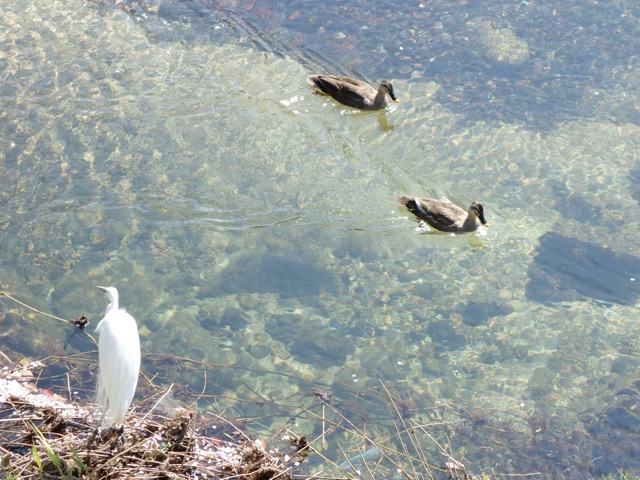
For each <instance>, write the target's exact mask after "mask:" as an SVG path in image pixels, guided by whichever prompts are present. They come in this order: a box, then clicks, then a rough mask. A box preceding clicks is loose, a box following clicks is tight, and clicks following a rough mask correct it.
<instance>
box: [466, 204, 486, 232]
mask: <svg viewBox="0 0 640 480" xmlns="http://www.w3.org/2000/svg"><path fill="white" fill-rule="evenodd" d="M469 214H470V215H475V216H476V218H477V219H478V220H480V223H481V224H482V225H484V226H485V227H488V226H489V224H488V223H487V219H486V218H484V207H483V206H482V204H481V203H480V202H473V203H472V204H471V206H470V207H469Z"/></svg>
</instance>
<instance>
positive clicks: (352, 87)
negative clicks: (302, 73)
mask: <svg viewBox="0 0 640 480" xmlns="http://www.w3.org/2000/svg"><path fill="white" fill-rule="evenodd" d="M307 81H308V82H309V83H310V84H311V85H313V86H314V87H315V88H316V89H317V93H319V94H321V95H328V96H330V97H333V98H334V100H337V101H338V102H340V103H342V104H343V105H346V106H348V107H353V108H359V109H360V110H382V109H383V108H385V107H386V106H387V105H388V104H389V101H388V100H387V95H388V96H389V97H391V100H393V101H394V102H396V103H398V99H397V98H396V93H395V92H394V91H393V84H392V83H391V82H390V81H388V80H383V81H382V82H380V86H379V87H378V88H377V89H376V88H375V87H373V86H372V85H369V84H368V83H367V82H363V81H362V80H358V79H357V78H351V77H338V76H335V75H310V76H309V78H308V79H307Z"/></svg>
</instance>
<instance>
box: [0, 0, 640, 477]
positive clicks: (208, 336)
mask: <svg viewBox="0 0 640 480" xmlns="http://www.w3.org/2000/svg"><path fill="white" fill-rule="evenodd" d="M132 8H133V11H131V9H132ZM127 10H129V11H127ZM639 14H640V12H639V8H638V6H637V5H636V3H635V2H632V1H629V2H624V1H620V2H603V3H595V2H593V3H590V4H584V5H583V3H582V2H570V3H569V4H567V3H566V2H565V3H563V4H559V3H553V2H546V3H535V2H534V3H531V2H523V3H520V4H518V5H517V6H513V5H511V3H510V2H499V1H495V2H493V3H492V4H491V5H486V3H485V4H483V6H482V7H480V6H477V7H476V6H473V5H467V4H464V3H463V4H458V3H446V2H426V3H414V4H411V5H404V4H403V3H402V2H401V3H398V2H390V1H389V2H381V3H377V4H376V5H375V6H372V5H369V10H365V9H364V7H363V6H362V5H361V4H360V3H359V2H354V3H353V4H350V3H348V2H347V3H345V2H328V3H327V2H323V4H322V5H315V4H309V2H291V3H288V4H286V5H285V4H281V3H278V2H267V1H260V0H257V1H255V2H251V1H249V2H239V3H235V2H220V3H214V2H210V3H209V2H201V3H175V4H172V3H168V2H167V3H165V4H150V3H149V4H144V3H140V4H136V5H133V4H129V3H125V4H124V6H123V8H116V7H115V6H113V5H109V4H107V3H82V2H78V3H71V4H69V3H67V2H53V3H51V2H47V3H45V2H39V0H31V1H27V0H19V1H16V2H12V3H11V4H10V5H6V6H5V8H3V9H2V13H0V24H2V26H3V28H2V31H3V33H2V34H1V36H0V45H1V48H0V65H1V66H2V68H1V72H2V82H1V83H0V85H1V87H0V106H1V111H0V117H1V119H2V121H1V122H0V131H1V135H0V138H1V140H0V142H2V149H1V151H0V164H1V165H2V169H3V175H2V176H1V177H0V182H2V188H1V189H0V191H1V192H2V193H1V194H0V225H2V237H1V238H0V249H1V252H2V255H1V257H0V268H1V272H2V278H1V280H0V281H1V286H2V288H3V289H4V290H6V291H8V292H11V293H12V294H14V295H16V296H18V297H19V298H21V299H22V300H24V301H26V302H27V303H29V304H31V305H33V306H35V307H37V308H39V309H41V310H43V311H50V312H52V313H54V314H56V315H59V316H61V317H64V318H73V317H75V316H78V315H79V314H81V313H87V315H88V316H89V317H90V320H91V322H92V323H93V325H95V324H97V322H98V321H99V319H100V318H101V315H102V313H103V311H104V306H105V304H106V299H105V298H103V296H102V294H101V293H100V292H99V291H98V290H97V289H95V287H94V285H106V284H110V285H114V286H116V287H118V288H119V291H120V296H121V299H122V304H123V306H125V307H126V308H127V309H128V311H130V312H131V313H132V314H133V315H134V317H135V318H136V319H137V320H138V323H139V326H140V330H141V334H142V348H143V351H144V352H145V355H146V356H147V362H146V364H145V362H143V364H145V365H143V368H144V369H145V373H146V374H147V376H148V377H151V376H152V375H154V374H156V373H159V374H160V376H159V377H156V381H157V382H158V383H162V382H166V383H170V382H178V383H179V387H180V388H179V389H178V390H179V394H182V395H183V396H182V397H181V398H183V399H187V400H188V399H189V398H193V396H194V395H196V394H200V393H205V394H206V395H207V398H208V399H210V400H211V401H210V402H209V403H207V402H204V401H202V400H201V401H200V402H199V404H198V407H199V408H201V409H202V410H208V409H209V410H212V411H216V412H222V411H223V412H224V413H225V415H227V416H230V417H236V418H246V419H249V420H250V421H249V426H250V427H251V428H253V429H255V430H256V431H257V432H259V433H260V434H262V435H269V434H270V433H272V432H273V431H275V430H277V429H279V428H281V427H282V424H283V423H285V422H286V421H287V420H288V419H290V418H291V417H292V415H293V413H292V412H293V411H294V410H295V408H294V407H299V406H306V407H309V408H311V407H313V408H316V409H317V399H316V398H315V397H313V396H312V395H310V394H311V393H312V392H313V391H314V390H316V391H317V390H322V391H325V390H330V391H332V392H333V395H334V397H333V401H334V402H335V405H337V406H338V407H340V412H342V414H343V415H345V416H347V417H348V418H350V419H351V420H352V421H353V422H355V423H356V424H357V426H358V428H366V429H368V430H367V431H369V432H371V435H375V436H376V438H378V439H385V438H386V439H389V440H388V441H389V442H391V443H393V436H394V431H393V429H392V423H391V422H390V420H389V418H390V417H391V416H392V411H391V410H390V406H389V402H388V401H387V400H386V398H387V397H386V394H385V393H384V391H383V390H382V388H381V383H380V380H382V381H383V382H384V384H385V385H389V386H390V389H391V391H392V392H393V395H394V398H395V399H396V400H397V401H398V402H400V401H403V402H405V403H403V405H408V406H407V409H406V411H405V414H406V417H407V419H414V420H415V421H417V422H419V423H421V424H431V423H432V422H436V424H438V425H441V424H442V421H441V420H444V421H445V422H450V423H448V425H449V427H448V428H450V429H451V430H448V431H447V433H450V434H452V436H451V447H452V450H453V451H454V452H457V454H458V455H459V457H460V458H461V459H463V460H464V463H465V464H466V465H467V467H468V468H469V469H470V470H471V471H474V472H477V471H487V472H490V471H493V472H495V473H496V474H498V475H499V474H505V473H527V472H542V473H543V474H544V475H548V476H553V475H555V476H561V475H563V476H565V477H566V476H569V477H571V478H584V477H585V476H587V475H599V474H604V473H608V472H615V471H616V469H617V468H623V469H630V470H632V471H638V468H639V466H640V459H639V458H638V456H637V454H636V453H634V452H635V451H636V450H635V449H633V448H626V447H624V446H625V445H626V446H628V445H633V444H634V442H636V443H637V440H638V438H637V434H638V431H640V430H639V429H636V428H634V425H635V422H634V421H633V420H634V419H636V416H635V414H634V413H633V411H634V409H635V405H636V403H637V398H640V395H638V387H637V385H635V381H636V378H635V371H636V369H637V367H638V366H640V360H639V358H638V355H637V345H638V334H637V328H636V321H637V318H638V314H637V293H632V294H628V293H625V292H626V290H625V292H623V291H620V292H619V293H617V291H616V289H612V291H609V292H607V293H606V294H604V295H601V294H599V288H600V286H601V285H602V283H603V282H602V279H601V278H600V277H603V278H614V279H615V281H616V282H623V283H624V282H625V281H627V282H629V285H631V284H632V283H633V282H634V281H636V279H640V272H635V271H634V268H635V267H634V265H637V258H638V256H640V244H639V243H638V235H637V232H638V224H639V222H640V210H639V208H638V201H637V198H638V194H637V188H636V186H635V183H634V179H635V178H636V177H637V170H638V168H639V166H638V153H637V152H638V140H637V139H638V138H640V127H639V121H638V119H639V118H640V117H639V116H638V110H637V105H638V104H639V103H638V93H637V92H638V91H639V90H638V81H639V79H640V78H639V76H638V73H637V72H638V57H637V55H635V53H634V52H637V51H638V38H639V37H638V31H637V25H638V24H639V23H638V17H639V16H640V15H639ZM318 71H333V72H338V73H349V74H353V75H357V76H361V77H363V78H366V79H369V80H371V81H373V82H376V81H378V80H379V79H381V78H389V79H393V81H394V86H395V89H396V91H397V93H398V95H399V97H400V104H399V105H398V106H396V107H395V108H393V109H390V110H389V111H388V112H386V113H383V114H382V115H380V114H378V113H373V114H371V113H358V112H352V111H349V110H346V109H344V108H341V107H339V106H338V105H336V104H335V103H334V102H332V101H330V100H327V99H324V98H320V97H317V96H315V95H313V94H312V93H311V91H310V90H309V88H308V86H307V85H306V83H305V76H306V75H307V74H309V73H317V72H318ZM400 194H418V195H422V196H428V197H435V198H447V199H449V200H451V201H454V202H456V203H459V204H461V205H465V206H466V205H468V204H469V203H470V202H471V201H472V200H480V201H482V202H483V204H484V206H485V211H486V214H487V216H488V220H489V222H490V228H489V230H488V233H487V235H485V236H476V235H473V234H472V235H464V236H456V237H452V236H449V235H441V234H424V233H421V232H420V231H417V230H416V224H415V222H414V219H413V218H411V216H410V215H409V214H407V213H406V212H403V211H401V210H400V209H399V208H398V206H397V205H396V200H395V198H396V197H397V196H398V195H400ZM549 239H551V240H553V241H549ZM567 251H569V252H571V255H574V257H572V258H575V260H574V261H568V262H560V261H558V262H557V264H558V268H557V269H555V270H557V272H555V271H554V269H553V268H550V266H553V264H554V255H555V256H556V258H558V260H560V259H561V258H562V259H565V260H566V257H567V256H568V254H567ZM585 252H586V253H585ZM594 252H595V253H594ZM598 252H607V253H606V255H609V256H606V257H605V258H607V259H622V261H623V262H624V264H625V265H626V267H625V268H627V269H629V270H628V272H627V270H625V275H627V273H628V275H627V277H628V278H627V279H626V280H625V278H622V277H621V276H620V274H619V267H618V266H617V265H618V264H617V263H616V262H615V261H613V260H610V261H609V260H607V261H604V262H595V265H596V266H595V267H594V266H593V265H594V264H593V263H592V264H590V263H589V262H586V263H583V262H582V261H581V258H583V257H584V255H586V256H587V257H589V256H591V257H593V256H595V257H596V258H597V257H598V255H600V254H599V253H598ZM583 254H584V255H583ZM581 255H582V256H581ZM589 265H592V266H591V267H590V266H589ZM574 266H575V268H576V270H575V271H574V270H572V269H573V267H574ZM591 268H592V270H590V269H591ZM607 268H609V270H607ZM567 269H568V270H569V271H567ZM590 272H591V273H592V275H593V276H594V281H593V283H591V282H590V281H589V277H590ZM603 272H605V273H603ZM595 276H598V278H596V277H595ZM540 277H542V278H543V280H544V283H542V284H541V283H540V282H539V280H540ZM623 283H621V284H623ZM627 290H628V291H631V292H637V289H636V288H635V286H634V285H631V286H629V288H628V289H627ZM558 292H559V293H558ZM3 310H4V316H3V320H2V323H3V325H4V327H3V330H4V331H3V333H1V334H0V335H1V336H0V339H1V340H0V346H1V347H2V350H3V352H5V353H7V354H10V355H11V358H12V359H13V360H15V361H18V360H19V358H20V356H23V355H25V356H31V357H44V356H46V355H50V354H54V353H60V350H61V346H62V343H63V341H64V336H65V330H64V328H63V327H62V326H61V325H60V324H59V323H56V322H53V321H49V320H48V319H45V318H40V317H38V316H34V315H27V314H26V312H25V311H24V310H22V309H20V308H18V307H16V305H15V304H12V303H11V302H9V301H7V300H5V301H4V302H3ZM16 313H17V314H18V315H16ZM21 315H23V316H21ZM92 349H93V347H92V345H91V344H90V343H89V342H88V341H83V340H78V339H77V338H76V339H73V340H72V342H71V345H70V347H68V349H67V350H68V353H73V352H85V351H91V350H92ZM158 354H161V355H171V356H174V359H175V358H176V357H180V358H185V359H191V360H194V361H197V362H201V363H199V365H210V366H209V367H193V366H192V364H188V365H187V363H185V364H183V366H182V367H180V366H179V362H176V361H173V362H166V363H163V362H160V361H156V360H154V359H157V358H158V357H157V356H155V357H154V355H158ZM94 357H95V358H97V355H95V356H94ZM185 362H186V361H185ZM176 364H178V366H176ZM211 365H216V366H211ZM231 367H233V368H231ZM204 372H206V376H205V374H204ZM190 395H191V396H190ZM178 396H179V397H180V395H178ZM86 397H87V398H86V399H87V400H88V399H89V398H90V395H89V394H87V395H86ZM283 406H287V408H283ZM292 406H293V407H292ZM361 410H362V411H361ZM294 426H295V429H297V430H299V431H300V433H302V434H305V435H308V436H309V437H310V438H313V437H314V436H317V435H318V434H319V432H318V428H319V427H318V421H317V419H316V418H313V417H311V416H305V415H302V416H300V417H297V418H296V425H294ZM433 428H434V434H436V435H438V434H440V433H442V432H438V431H437V427H435V426H434V427H433ZM338 443H340V444H341V445H344V446H345V447H346V448H347V450H349V449H351V450H350V451H355V447H356V444H357V443H358V442H357V441H356V439H355V438H354V437H353V436H349V435H347V434H344V433H342V432H341V431H339V430H338V431H336V432H334V433H333V436H332V437H331V438H329V444H330V445H329V447H330V449H331V450H329V451H328V452H327V453H326V454H327V455H328V456H329V457H331V458H334V459H336V461H337V462H338V463H340V462H342V461H343V460H344V458H342V457H341V454H340V453H339V451H338V450H336V445H337V444H338ZM620 445H623V447H624V448H621V447H620ZM433 453H434V455H437V452H435V451H434V452H433ZM314 462H316V463H320V460H319V459H315V460H313V459H312V460H311V463H312V464H313V463H314Z"/></svg>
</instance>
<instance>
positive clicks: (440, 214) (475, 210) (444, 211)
mask: <svg viewBox="0 0 640 480" xmlns="http://www.w3.org/2000/svg"><path fill="white" fill-rule="evenodd" d="M398 202H400V205H402V206H403V207H405V208H406V209H407V210H409V211H410V212H411V213H413V214H414V215H415V216H416V217H418V218H419V219H420V220H423V221H424V222H426V223H427V224H429V225H431V226H432V227H433V228H435V229H437V230H440V231H442V232H452V233H464V232H473V231H475V230H477V229H478V227H479V226H480V225H484V226H488V225H489V224H488V223H487V220H486V219H485V218H484V209H483V207H482V204H481V203H479V202H473V203H472V204H471V206H470V207H469V210H468V211H465V210H464V209H463V208H460V207H459V206H457V205H454V204H453V203H449V202H443V201H442V200H432V199H429V198H418V197H409V196H407V195H402V196H401V197H398Z"/></svg>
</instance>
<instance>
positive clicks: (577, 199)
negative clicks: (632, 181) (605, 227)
mask: <svg viewBox="0 0 640 480" xmlns="http://www.w3.org/2000/svg"><path fill="white" fill-rule="evenodd" d="M548 186H549V188H551V189H552V190H553V192H554V200H553V204H554V205H553V206H554V208H555V209H556V210H557V211H558V212H559V213H560V214H561V215H562V216H563V217H565V218H570V219H572V220H575V221H577V222H580V223H590V224H591V225H601V224H602V209H601V208H600V207H598V206H595V205H592V204H591V203H589V201H588V200H587V199H586V198H585V196H584V195H580V194H579V193H570V192H569V189H568V188H567V186H566V185H565V184H564V182H561V181H559V180H549V181H548Z"/></svg>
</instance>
